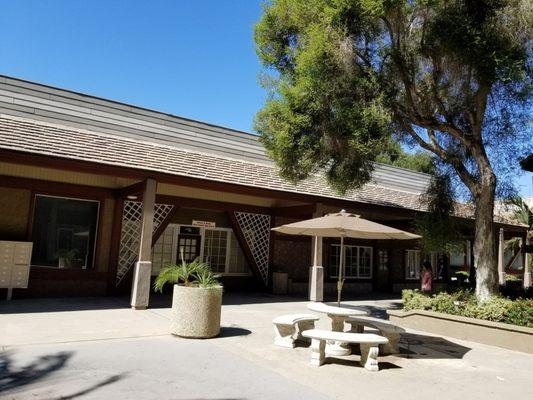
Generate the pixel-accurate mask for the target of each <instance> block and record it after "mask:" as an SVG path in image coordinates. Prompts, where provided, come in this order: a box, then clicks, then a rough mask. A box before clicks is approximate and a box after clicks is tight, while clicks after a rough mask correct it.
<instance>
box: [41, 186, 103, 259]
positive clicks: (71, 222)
mask: <svg viewBox="0 0 533 400" xmlns="http://www.w3.org/2000/svg"><path fill="white" fill-rule="evenodd" d="M99 205H100V203H99V202H97V201H90V200H78V199H69V198H63V197H52V196H43V195H37V196H35V207H34V213H33V229H32V241H33V254H32V265H40V266H48V267H56V268H78V269H88V268H92V267H93V262H94V248H95V241H96V231H97V225H98V209H99Z"/></svg>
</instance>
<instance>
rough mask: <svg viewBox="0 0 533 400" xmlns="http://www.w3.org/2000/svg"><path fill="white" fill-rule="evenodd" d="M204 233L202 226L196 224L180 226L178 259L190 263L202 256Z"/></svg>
mask: <svg viewBox="0 0 533 400" xmlns="http://www.w3.org/2000/svg"><path fill="white" fill-rule="evenodd" d="M201 244H202V235H201V234H200V228H198V227H194V226H180V227H179V234H178V246H177V253H176V260H178V262H181V261H184V262H186V263H189V262H191V261H194V260H195V259H196V258H198V257H200V249H201Z"/></svg>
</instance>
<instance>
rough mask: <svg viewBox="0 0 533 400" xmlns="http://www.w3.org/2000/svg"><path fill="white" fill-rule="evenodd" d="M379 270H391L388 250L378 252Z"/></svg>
mask: <svg viewBox="0 0 533 400" xmlns="http://www.w3.org/2000/svg"><path fill="white" fill-rule="evenodd" d="M378 269H379V270H381V271H388V269H389V252H388V251H387V250H383V249H382V250H379V251H378Z"/></svg>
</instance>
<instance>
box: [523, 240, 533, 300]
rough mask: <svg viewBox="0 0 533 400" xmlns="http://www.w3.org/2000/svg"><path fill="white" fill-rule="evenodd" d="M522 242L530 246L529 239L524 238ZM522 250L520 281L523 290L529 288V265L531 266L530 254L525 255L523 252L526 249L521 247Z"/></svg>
mask: <svg viewBox="0 0 533 400" xmlns="http://www.w3.org/2000/svg"><path fill="white" fill-rule="evenodd" d="M522 240H523V243H525V244H526V246H527V245H530V244H531V239H528V237H527V236H526V237H525V238H524V239H522ZM523 248H524V278H523V280H522V285H523V286H524V289H526V290H527V289H528V288H529V287H531V283H532V282H531V269H530V265H531V258H532V256H531V253H527V252H526V251H525V250H526V247H525V246H523Z"/></svg>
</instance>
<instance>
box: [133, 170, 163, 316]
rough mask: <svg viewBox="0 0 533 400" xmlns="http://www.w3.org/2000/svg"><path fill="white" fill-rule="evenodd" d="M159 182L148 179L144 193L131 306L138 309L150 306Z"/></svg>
mask: <svg viewBox="0 0 533 400" xmlns="http://www.w3.org/2000/svg"><path fill="white" fill-rule="evenodd" d="M156 187H157V182H156V181H155V179H150V178H149V179H147V180H146V187H145V190H144V194H143V213H142V229H141V239H140V245H139V261H137V262H136V263H135V270H134V272H133V285H132V292H131V306H132V308H134V309H136V310H144V309H146V308H147V307H148V301H149V298H150V277H151V275H152V233H153V229H154V208H155V194H156Z"/></svg>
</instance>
